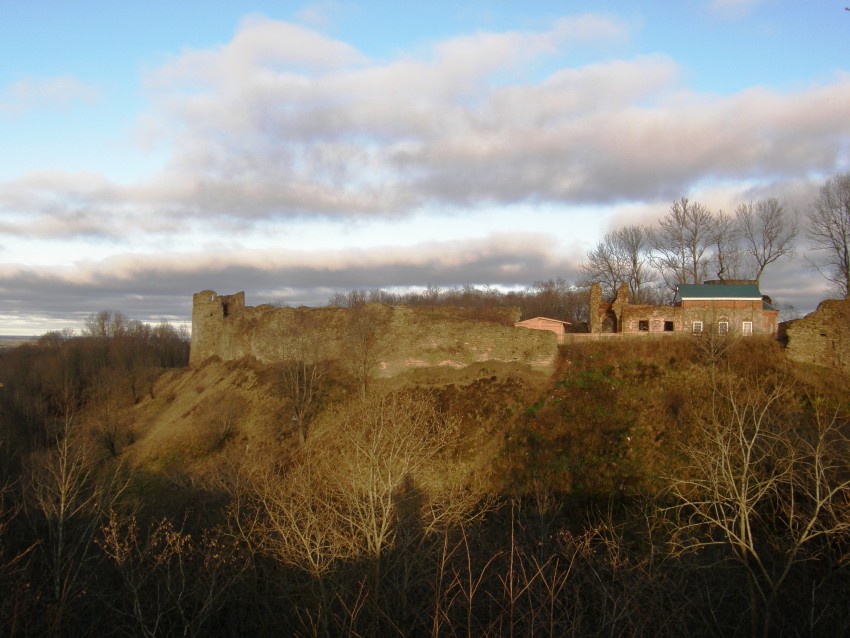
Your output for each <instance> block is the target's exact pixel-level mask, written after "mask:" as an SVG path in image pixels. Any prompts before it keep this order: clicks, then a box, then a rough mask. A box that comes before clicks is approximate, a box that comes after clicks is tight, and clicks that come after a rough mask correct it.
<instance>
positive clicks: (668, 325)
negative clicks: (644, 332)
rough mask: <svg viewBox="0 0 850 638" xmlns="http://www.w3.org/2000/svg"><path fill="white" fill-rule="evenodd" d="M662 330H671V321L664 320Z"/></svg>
mask: <svg viewBox="0 0 850 638" xmlns="http://www.w3.org/2000/svg"><path fill="white" fill-rule="evenodd" d="M664 332H673V322H672V321H665V322H664Z"/></svg>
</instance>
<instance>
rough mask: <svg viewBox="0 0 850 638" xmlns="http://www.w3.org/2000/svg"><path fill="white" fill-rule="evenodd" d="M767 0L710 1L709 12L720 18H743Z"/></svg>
mask: <svg viewBox="0 0 850 638" xmlns="http://www.w3.org/2000/svg"><path fill="white" fill-rule="evenodd" d="M764 1H765V0H709V2H708V12H709V13H711V14H712V15H715V16H717V17H719V18H726V19H730V18H742V17H745V16H747V15H749V14H750V13H751V12H752V11H753V10H754V9H755V8H756V6H758V5H760V4H762V3H764Z"/></svg>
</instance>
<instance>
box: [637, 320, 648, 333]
mask: <svg viewBox="0 0 850 638" xmlns="http://www.w3.org/2000/svg"><path fill="white" fill-rule="evenodd" d="M638 330H640V331H641V332H649V321H647V320H646V319H641V320H640V321H638Z"/></svg>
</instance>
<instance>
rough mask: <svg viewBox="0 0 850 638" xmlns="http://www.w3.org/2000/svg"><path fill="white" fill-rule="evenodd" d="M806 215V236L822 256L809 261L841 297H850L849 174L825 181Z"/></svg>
mask: <svg viewBox="0 0 850 638" xmlns="http://www.w3.org/2000/svg"><path fill="white" fill-rule="evenodd" d="M806 217H807V219H808V222H809V223H808V227H807V228H806V235H807V237H808V238H809V241H810V242H811V247H812V249H814V250H816V251H818V253H819V254H820V255H821V256H822V257H821V259H819V260H817V261H815V260H810V263H812V264H813V265H814V266H815V267H816V268H817V269H818V272H820V273H821V275H823V276H824V277H825V278H826V279H827V280H828V281H829V282H831V283H832V285H833V287H834V288H835V290H836V291H837V292H838V294H839V295H841V296H842V297H845V298H847V297H850V173H842V174H840V175H836V176H835V177H833V178H832V179H830V180H829V181H827V182H826V184H824V185H823V186H822V187H821V189H820V194H819V195H818V197H817V198H816V199H815V201H814V202H813V203H812V205H811V207H810V208H809V210H808V212H807V214H806Z"/></svg>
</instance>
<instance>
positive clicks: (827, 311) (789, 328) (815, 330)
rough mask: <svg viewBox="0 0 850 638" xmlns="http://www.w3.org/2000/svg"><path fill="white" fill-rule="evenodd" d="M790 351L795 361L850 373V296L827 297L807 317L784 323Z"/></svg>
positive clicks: (788, 352) (790, 356) (791, 357)
mask: <svg viewBox="0 0 850 638" xmlns="http://www.w3.org/2000/svg"><path fill="white" fill-rule="evenodd" d="M782 332H784V335H785V338H786V339H787V345H786V350H785V351H786V353H787V355H788V357H789V358H790V359H792V360H794V361H800V362H802V363H814V364H816V365H820V366H826V367H829V368H836V369H839V370H843V371H844V372H846V373H850V299H827V300H826V301H822V302H821V303H820V304H818V307H817V310H815V311H814V312H812V313H809V314H808V315H806V316H805V317H804V318H803V319H797V320H795V321H789V322H788V323H787V324H785V325H784V326H783V331H782Z"/></svg>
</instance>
